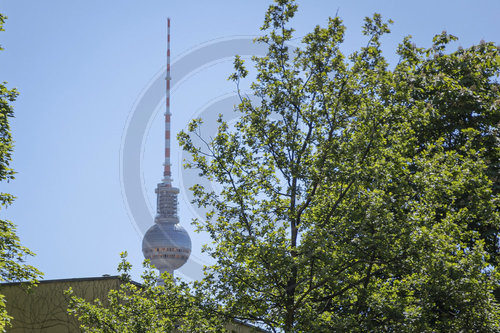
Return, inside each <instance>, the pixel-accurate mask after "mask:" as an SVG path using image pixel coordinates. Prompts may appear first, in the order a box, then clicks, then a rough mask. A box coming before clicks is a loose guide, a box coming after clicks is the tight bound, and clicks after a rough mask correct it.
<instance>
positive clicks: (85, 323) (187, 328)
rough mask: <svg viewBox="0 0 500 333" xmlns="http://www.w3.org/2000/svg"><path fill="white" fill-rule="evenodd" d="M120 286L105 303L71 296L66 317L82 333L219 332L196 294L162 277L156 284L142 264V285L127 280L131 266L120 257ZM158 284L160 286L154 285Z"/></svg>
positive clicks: (153, 275) (218, 324)
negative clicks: (73, 318)
mask: <svg viewBox="0 0 500 333" xmlns="http://www.w3.org/2000/svg"><path fill="white" fill-rule="evenodd" d="M118 268H119V271H120V272H121V273H122V275H121V278H122V280H123V284H122V285H121V286H120V289H119V290H111V291H110V292H109V294H108V297H107V299H106V300H98V299H97V300H95V301H94V302H88V301H87V300H85V299H82V298H79V297H78V296H77V295H74V293H73V291H72V290H71V289H70V290H68V291H67V294H68V295H69V296H70V297H71V298H70V304H69V309H68V311H69V313H71V314H73V315H74V316H76V317H77V318H78V320H79V321H80V323H81V329H82V331H83V332H120V333H121V332H124V333H126V332H172V331H177V332H222V331H223V326H222V323H221V321H220V320H219V319H218V318H219V317H218V316H213V315H210V311H208V310H207V309H203V310H202V309H200V308H199V307H198V304H199V303H200V302H198V301H197V300H196V293H192V292H191V291H190V288H189V287H188V285H187V284H186V283H185V282H182V281H180V280H178V279H177V280H174V278H173V277H172V275H170V274H168V273H164V274H163V275H162V276H161V279H160V280H159V277H158V275H157V274H156V273H155V270H154V269H153V268H152V267H151V266H149V264H148V262H145V268H146V270H145V272H144V273H143V275H142V279H143V283H142V284H137V283H135V282H133V281H131V280H130V275H129V271H130V269H131V265H130V264H129V263H128V262H127V261H126V253H122V262H121V264H120V265H119V267H118ZM158 281H162V284H161V285H157V282H158Z"/></svg>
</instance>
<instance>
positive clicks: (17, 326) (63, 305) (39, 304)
mask: <svg viewBox="0 0 500 333" xmlns="http://www.w3.org/2000/svg"><path fill="white" fill-rule="evenodd" d="M120 283H121V282H120V279H119V278H118V277H117V276H106V277H99V278H82V279H67V280H49V281H41V282H40V283H39V284H38V286H37V287H35V288H31V289H30V290H28V291H26V287H24V286H23V285H22V284H20V283H5V284H1V285H0V293H1V294H3V295H5V299H6V300H7V313H8V314H9V315H10V316H12V317H14V319H13V320H12V321H11V323H12V327H11V328H9V329H8V330H7V332H9V333H31V332H41V333H44V332H50V333H72V332H80V329H79V324H78V321H77V320H76V318H75V317H73V316H70V315H69V314H68V311H67V309H68V302H69V298H68V296H66V295H65V294H64V291H65V290H68V289H69V288H70V287H71V288H72V289H73V291H74V293H75V295H76V296H78V297H82V298H85V299H86V300H88V301H93V300H94V299H96V298H99V299H100V300H101V301H103V303H105V300H106V299H107V294H108V292H109V291H110V290H111V289H118V288H119V286H120ZM226 328H227V329H228V332H234V333H251V332H263V331H262V330H258V329H255V328H253V327H250V326H247V325H241V324H228V325H226Z"/></svg>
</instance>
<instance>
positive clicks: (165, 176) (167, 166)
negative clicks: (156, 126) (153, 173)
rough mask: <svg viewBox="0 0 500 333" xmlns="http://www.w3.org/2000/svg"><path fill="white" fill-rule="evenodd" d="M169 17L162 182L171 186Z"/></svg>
mask: <svg viewBox="0 0 500 333" xmlns="http://www.w3.org/2000/svg"><path fill="white" fill-rule="evenodd" d="M171 79H172V78H171V77H170V17H169V18H168V19H167V77H166V78H165V80H166V81H167V87H166V88H167V100H166V111H165V163H164V164H163V166H164V169H163V183H165V184H167V185H169V186H172V172H171V170H170V167H171V164H170V116H171V113H170V80H171Z"/></svg>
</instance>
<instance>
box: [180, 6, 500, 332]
mask: <svg viewBox="0 0 500 333" xmlns="http://www.w3.org/2000/svg"><path fill="white" fill-rule="evenodd" d="M296 10H297V6H296V4H295V3H294V2H293V1H288V0H277V1H276V3H275V4H274V5H271V6H270V7H269V10H268V12H267V14H266V16H265V21H264V25H263V26H262V30H264V31H265V32H266V34H265V35H264V36H262V37H259V38H257V42H260V43H265V44H267V45H268V53H267V55H266V56H264V57H254V58H253V60H254V63H255V67H256V69H257V73H258V74H257V77H256V80H255V82H254V83H253V84H252V86H251V87H252V90H253V94H254V95H255V96H256V97H257V98H258V99H259V103H258V104H252V102H251V101H250V99H249V98H247V97H243V96H241V104H240V105H239V106H238V107H237V108H236V110H235V112H237V113H238V114H239V115H240V116H241V117H240V118H239V120H238V121H237V122H236V124H235V125H234V126H229V125H228V124H227V122H226V121H225V120H224V119H223V118H222V117H220V118H219V120H218V122H219V131H218V134H217V135H216V137H214V138H213V139H212V140H210V141H207V139H206V138H203V137H202V135H201V132H202V128H203V121H202V120H201V119H196V120H194V121H193V122H192V123H191V124H190V125H189V128H188V132H187V133H186V132H182V133H181V134H179V136H178V138H179V140H180V142H181V145H182V146H183V148H184V149H185V150H187V151H189V152H190V153H191V154H192V161H188V162H187V164H186V165H187V167H189V168H195V169H198V170H199V172H200V175H201V176H202V177H207V178H208V179H210V180H212V181H214V182H216V183H218V184H220V185H221V188H222V189H221V190H217V191H216V190H213V189H210V188H204V187H202V186H201V185H198V186H194V187H193V189H192V190H193V191H194V194H195V197H196V199H195V202H196V203H197V204H198V205H200V206H203V207H208V208H209V213H207V216H206V220H202V221H199V220H198V221H195V223H196V224H197V225H198V227H199V229H200V230H204V231H207V232H208V233H209V234H210V236H211V238H212V241H213V242H212V244H211V245H209V246H207V247H206V251H207V252H208V253H209V254H210V255H211V256H212V257H213V258H215V260H216V264H215V265H213V266H211V267H209V268H208V269H207V270H206V278H205V281H204V282H203V283H204V285H203V288H204V290H205V293H206V294H205V296H206V297H212V301H215V302H218V303H219V304H221V305H222V306H223V311H224V313H225V315H226V316H227V317H229V318H233V319H238V320H242V321H246V322H249V323H253V324H261V325H265V326H267V327H268V328H269V329H271V330H272V331H285V332H325V331H359V332H365V331H384V332H385V331H397V332H415V331H417V332H426V331H429V332H430V331H439V332H456V331H462V332H463V331H481V332H493V331H498V330H500V327H499V320H500V310H499V306H498V304H497V303H496V301H495V299H494V296H493V290H494V289H495V287H496V286H497V285H498V281H499V274H498V271H497V262H498V242H499V238H498V228H499V225H500V218H499V211H498V157H499V147H498V143H499V142H498V122H499V112H500V111H499V107H500V98H499V93H498V91H499V85H498V82H497V81H496V80H497V78H498V74H499V72H500V52H499V50H498V48H497V47H496V46H494V45H493V44H492V43H484V42H482V43H481V44H480V45H476V46H472V47H470V48H467V49H461V48H460V49H458V50H457V51H454V52H450V53H447V49H446V47H447V45H448V44H449V43H451V42H452V41H454V40H455V39H456V38H455V37H454V36H452V35H449V34H447V33H446V32H443V33H441V34H439V35H437V36H436V37H435V38H434V39H433V45H432V47H430V48H419V47H417V46H415V45H414V44H413V43H412V42H411V38H410V37H407V38H405V39H404V40H403V42H402V43H401V44H400V45H399V47H398V50H397V54H398V56H399V62H398V64H397V65H396V66H395V67H394V68H393V69H392V70H391V69H389V66H388V63H387V61H386V60H385V59H384V57H383V56H382V51H381V38H382V36H383V35H384V34H387V33H390V29H389V24H390V23H392V22H390V21H389V22H384V21H383V20H382V18H381V16H380V15H379V14H375V15H374V16H373V17H371V18H366V19H365V24H364V30H363V33H364V35H365V36H366V37H367V39H368V42H367V45H366V46H365V47H362V48H361V49H360V50H359V51H357V52H354V53H353V54H351V55H350V56H345V55H344V54H343V53H342V51H341V46H342V43H343V41H344V31H345V27H344V26H343V24H342V21H341V20H340V18H339V17H334V18H330V19H329V21H328V25H327V27H324V28H322V27H319V26H317V27H316V28H315V29H314V31H313V32H311V33H310V34H308V35H306V36H305V37H304V38H303V39H302V44H301V46H300V47H297V48H292V47H291V46H289V44H290V42H291V40H292V38H293V32H294V30H293V29H292V28H290V27H289V25H288V24H289V23H288V22H289V20H290V19H291V18H292V17H293V16H294V14H295V12H296ZM247 73H248V72H247V70H246V68H245V66H244V62H243V60H242V59H240V58H239V57H236V59H235V73H234V74H233V75H232V76H231V77H230V78H231V79H232V80H234V81H235V82H236V83H237V84H238V86H239V82H240V80H242V79H244V78H245V76H246V75H247Z"/></svg>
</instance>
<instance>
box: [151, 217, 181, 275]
mask: <svg viewBox="0 0 500 333" xmlns="http://www.w3.org/2000/svg"><path fill="white" fill-rule="evenodd" d="M142 253H143V254H144V257H145V258H146V259H149V260H150V261H151V264H153V265H154V266H155V267H156V268H157V269H158V270H160V272H164V271H167V272H170V273H172V272H173V271H174V270H175V269H178V268H179V267H181V266H182V265H184V264H185V263H186V261H187V260H188V258H189V255H190V253H191V239H190V237H189V234H188V233H187V231H186V230H185V229H184V228H183V227H182V226H181V225H180V224H178V223H155V224H154V225H153V226H152V227H151V228H149V230H148V231H147V232H146V234H145V235H144V238H143V240H142Z"/></svg>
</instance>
